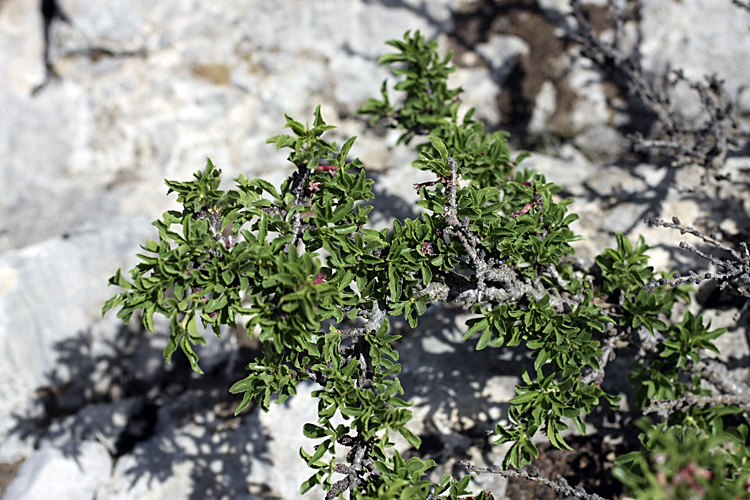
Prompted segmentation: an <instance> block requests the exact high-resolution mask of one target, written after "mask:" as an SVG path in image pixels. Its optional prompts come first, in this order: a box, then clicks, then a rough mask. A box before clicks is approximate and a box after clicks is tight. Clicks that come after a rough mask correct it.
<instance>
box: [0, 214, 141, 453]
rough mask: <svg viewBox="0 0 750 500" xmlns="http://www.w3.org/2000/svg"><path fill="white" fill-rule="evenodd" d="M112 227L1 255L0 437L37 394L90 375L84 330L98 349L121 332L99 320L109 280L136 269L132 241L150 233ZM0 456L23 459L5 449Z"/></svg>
mask: <svg viewBox="0 0 750 500" xmlns="http://www.w3.org/2000/svg"><path fill="white" fill-rule="evenodd" d="M112 223H113V224H112V225H111V226H106V227H102V228H100V229H97V230H91V231H88V232H85V233H81V234H78V235H72V236H70V237H68V238H57V239H53V240H50V241H47V242H44V243H39V244H36V245H32V246H28V247H26V248H24V249H22V250H18V251H14V252H7V253H5V254H2V255H0V280H1V281H0V290H1V291H2V292H1V293H0V311H1V312H2V314H0V343H1V344H2V345H3V346H4V352H5V353H6V355H5V356H3V357H2V358H1V359H0V377H2V379H3V381H4V383H3V384H2V386H0V435H5V434H6V433H7V432H8V430H9V428H10V426H12V425H13V424H12V419H11V418H10V417H11V415H13V414H23V413H24V408H25V407H26V406H27V405H29V403H30V402H31V400H32V399H33V398H34V397H35V391H36V390H37V389H38V388H40V387H48V386H63V385H65V384H68V383H70V382H71V381H75V380H76V377H81V378H85V377H86V376H87V374H88V372H89V371H91V368H92V367H91V366H90V363H91V361H92V355H91V351H90V350H89V348H90V345H91V344H90V341H89V340H87V339H89V336H88V334H87V333H86V332H87V331H89V330H92V329H93V331H95V332H96V334H97V337H96V342H98V343H99V345H101V344H104V343H106V342H107V340H108V339H112V338H113V336H114V334H115V332H116V331H117V330H118V329H119V328H120V327H119V324H118V320H117V318H115V317H114V316H110V317H108V318H107V319H106V321H105V322H104V323H102V322H101V319H100V318H101V312H100V311H101V306H102V304H103V301H104V300H106V299H107V298H108V297H109V296H111V294H112V292H113V290H112V289H110V288H108V286H107V277H108V276H111V275H112V274H113V273H114V271H115V270H116V269H117V267H119V266H124V267H128V265H132V263H133V260H134V259H133V256H134V255H135V253H136V251H137V249H138V246H137V244H135V240H136V239H145V238H146V236H147V235H149V234H151V230H150V229H149V228H148V223H147V222H146V221H145V220H143V219H140V220H139V219H130V220H128V221H124V220H120V221H119V223H117V221H116V220H113V221H112ZM93 325H97V326H96V327H94V326H93ZM81 402H83V399H81ZM1 441H4V440H1ZM0 457H2V459H5V460H7V459H10V460H17V459H18V458H20V457H19V456H17V453H16V452H13V451H11V450H6V449H5V447H4V445H3V444H0Z"/></svg>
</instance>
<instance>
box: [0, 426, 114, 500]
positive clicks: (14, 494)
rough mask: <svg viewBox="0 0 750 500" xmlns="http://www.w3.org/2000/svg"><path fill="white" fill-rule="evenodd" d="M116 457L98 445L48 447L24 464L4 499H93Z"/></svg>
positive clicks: (84, 443) (85, 443)
mask: <svg viewBox="0 0 750 500" xmlns="http://www.w3.org/2000/svg"><path fill="white" fill-rule="evenodd" d="M111 468H112V458H111V457H110V455H109V452H108V451H107V448H106V447H105V446H104V445H102V444H100V443H97V442H93V441H83V442H81V443H78V444H73V443H71V446H66V447H64V448H62V449H59V448H55V447H44V448H42V449H40V450H39V451H37V452H36V453H34V454H33V455H32V456H30V457H29V458H28V459H26V461H25V462H24V463H23V464H21V467H20V468H19V470H18V474H17V475H16V477H15V479H14V480H13V481H12V482H11V483H10V485H9V486H8V489H7V490H6V491H5V494H4V495H3V497H2V498H3V500H37V499H40V498H50V496H52V497H54V498H56V499H60V500H90V499H91V498H96V494H97V489H98V488H99V487H100V486H101V485H102V484H103V483H104V482H106V481H107V480H108V478H109V474H110V471H111Z"/></svg>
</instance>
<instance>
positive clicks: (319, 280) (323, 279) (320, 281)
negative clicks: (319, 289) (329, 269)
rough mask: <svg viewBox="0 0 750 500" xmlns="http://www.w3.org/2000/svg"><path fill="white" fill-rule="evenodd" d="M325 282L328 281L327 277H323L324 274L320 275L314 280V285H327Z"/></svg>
mask: <svg viewBox="0 0 750 500" xmlns="http://www.w3.org/2000/svg"><path fill="white" fill-rule="evenodd" d="M325 281H326V277H325V275H323V273H318V275H317V276H316V277H315V279H314V280H313V282H312V284H313V285H318V284H320V283H325Z"/></svg>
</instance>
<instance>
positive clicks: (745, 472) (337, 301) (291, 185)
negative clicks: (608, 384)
mask: <svg viewBox="0 0 750 500" xmlns="http://www.w3.org/2000/svg"><path fill="white" fill-rule="evenodd" d="M388 44H389V45H391V46H392V47H393V48H395V49H396V52H395V53H392V54H387V55H385V56H383V57H382V58H381V60H380V62H381V63H384V64H390V65H393V68H394V69H393V73H394V74H395V75H396V76H398V77H400V80H399V82H398V83H397V84H396V85H395V90H396V91H399V92H402V93H403V97H402V98H401V99H400V100H399V101H398V102H400V104H394V103H393V102H392V101H391V96H390V94H389V91H388V86H387V83H386V82H384V83H383V86H382V96H381V99H379V100H376V99H371V100H369V101H368V102H367V103H366V104H365V106H364V107H363V108H362V109H361V110H360V113H362V114H365V115H370V116H371V122H372V123H373V124H374V123H375V122H378V121H379V120H386V121H387V122H388V124H389V125H390V126H392V127H396V128H398V129H399V130H400V131H402V135H401V136H400V139H399V141H400V142H403V143H405V144H410V143H411V142H413V141H416V142H418V144H417V145H416V146H415V150H416V154H417V158H416V159H415V160H414V162H413V166H414V167H415V168H418V169H420V170H424V171H427V172H429V173H430V174H431V175H432V176H433V180H432V181H430V182H426V183H422V184H418V185H415V186H414V189H415V196H416V197H418V200H419V205H420V206H421V207H422V208H423V209H424V212H423V213H422V214H421V215H420V216H419V217H416V218H414V219H406V220H403V221H400V220H394V221H393V223H392V226H391V227H389V228H386V229H383V230H375V229H371V228H369V227H368V222H369V213H370V212H371V210H372V209H373V207H372V206H370V205H368V203H367V202H368V200H371V199H372V198H373V197H374V195H373V191H372V184H373V181H372V180H370V179H368V178H367V176H366V175H365V171H364V167H363V165H362V162H360V161H359V160H358V159H352V158H351V157H350V152H351V151H352V148H353V146H354V142H355V139H356V138H355V137H352V138H350V139H348V140H347V141H345V142H344V144H343V145H341V146H339V145H338V144H337V143H335V142H329V141H328V140H326V139H325V138H324V135H325V133H326V131H328V130H330V129H332V128H334V127H333V126H331V125H328V124H326V122H325V121H324V119H323V117H322V115H321V113H320V107H318V108H316V109H315V112H314V114H313V121H312V125H303V124H302V123H301V122H298V121H296V120H294V119H293V118H292V117H289V116H286V127H287V128H288V129H290V132H291V133H290V134H282V135H277V136H275V137H272V138H270V139H268V141H267V142H268V143H270V144H274V145H275V147H276V149H277V150H279V149H285V150H289V151H290V152H289V156H288V160H289V161H290V162H291V163H292V164H293V165H294V167H295V169H296V170H295V172H294V173H293V175H292V176H291V177H289V178H288V179H287V180H286V181H284V183H283V184H282V185H281V186H280V187H276V186H273V185H271V184H270V183H269V182H267V181H265V180H263V179H247V178H246V177H245V176H243V175H240V176H239V177H237V178H236V179H235V186H234V188H233V189H231V190H229V191H222V190H220V189H219V183H220V174H221V171H220V170H219V169H217V168H216V167H215V166H214V165H213V163H212V162H211V161H210V160H208V162H207V166H206V169H205V170H203V171H200V172H197V173H196V174H195V178H194V179H193V180H192V181H188V182H177V181H167V186H168V188H169V190H168V193H171V192H176V193H177V201H178V202H179V203H180V204H181V205H182V210H180V211H168V212H166V213H164V214H163V216H162V218H161V219H159V220H157V221H155V222H154V225H155V226H156V228H157V229H158V233H159V237H158V241H156V240H148V241H147V242H146V243H145V244H144V245H143V246H142V248H143V250H144V253H143V254H140V255H139V256H138V257H139V258H140V263H139V264H138V265H137V266H136V267H134V268H133V269H132V270H130V271H129V278H126V277H125V276H124V275H123V274H122V273H121V271H119V270H118V271H117V273H116V274H115V275H114V276H113V277H112V278H111V279H110V284H112V285H117V286H119V287H121V288H122V289H123V291H122V292H120V293H118V294H117V295H115V296H114V297H113V298H112V299H110V300H109V301H107V303H106V304H105V306H104V309H103V312H105V313H106V312H107V311H109V310H110V309H114V308H119V310H118V313H117V314H118V317H119V318H121V319H122V320H123V321H125V322H128V321H130V320H131V319H132V317H133V314H134V313H136V312H138V313H139V314H140V317H141V320H142V322H143V324H144V326H145V327H146V328H147V329H148V330H150V331H152V332H153V331H154V323H153V316H154V314H157V313H158V314H161V315H163V316H166V317H167V318H169V319H170V321H171V335H170V338H169V342H168V344H167V346H166V348H165V350H164V356H165V358H166V360H167V361H168V362H169V360H170V358H171V357H172V355H173V354H174V353H175V352H176V351H177V350H181V351H182V352H183V353H184V354H185V355H186V356H187V358H188V359H189V360H190V363H191V365H192V367H193V369H194V370H195V371H197V372H199V373H200V372H201V369H200V365H199V359H198V355H197V353H196V350H195V349H194V346H195V345H197V344H203V343H205V339H204V338H203V337H202V336H201V334H200V333H199V326H203V327H211V328H212V329H213V332H214V333H215V334H216V335H217V336H220V327H221V326H222V325H227V326H229V327H235V326H236V325H237V323H238V322H243V323H244V326H245V327H246V328H247V331H248V332H249V334H251V335H252V334H253V332H254V331H258V332H259V333H258V336H259V340H260V342H261V343H262V346H263V351H262V355H261V356H259V357H258V358H257V359H255V360H254V361H253V362H252V363H250V364H249V365H248V366H247V370H248V376H247V377H246V378H245V379H243V380H240V381H238V382H237V383H235V384H234V385H233V386H232V388H231V392H232V393H233V394H242V403H241V404H240V405H239V407H238V408H237V413H239V412H241V411H242V410H243V409H244V408H246V407H247V406H248V405H250V404H251V403H255V404H257V405H258V406H259V407H260V408H261V409H262V410H264V411H269V409H270V404H271V401H272V400H275V401H276V403H279V404H280V403H282V402H283V401H285V400H286V399H287V398H288V397H290V396H294V395H295V393H296V388H297V384H299V383H300V382H301V381H306V380H311V381H312V382H314V383H315V384H317V385H318V386H319V388H318V389H317V390H316V391H314V392H313V396H314V397H315V398H317V399H318V420H317V421H316V422H311V423H307V424H305V426H304V428H303V429H302V430H303V433H304V435H305V436H306V437H308V438H310V439H313V440H317V441H318V442H317V444H316V446H315V447H314V448H313V449H311V450H305V449H302V450H300V454H301V456H302V458H303V459H304V460H305V461H306V462H307V464H308V466H309V467H310V468H311V469H312V471H313V474H312V475H311V476H310V477H309V479H307V480H306V481H305V482H304V483H303V484H302V485H301V487H300V491H301V492H302V493H305V492H307V491H308V490H310V489H311V488H313V487H315V486H318V485H320V486H322V487H323V488H324V489H325V490H326V491H327V492H328V493H327V497H326V498H337V497H339V496H344V497H348V498H356V499H370V498H404V499H419V498H421V499H435V498H451V499H455V498H459V497H462V496H463V497H464V498H469V497H466V496H465V495H470V494H471V493H470V492H469V491H468V490H467V487H468V482H469V476H468V475H467V476H464V477H463V478H461V479H459V480H457V479H454V478H452V477H451V476H450V475H447V474H446V475H445V476H443V477H442V479H441V480H440V481H439V482H437V483H433V482H431V481H429V480H428V479H426V475H427V472H428V471H429V470H430V469H431V468H433V467H435V465H436V463H435V461H433V460H422V459H420V458H418V457H412V458H410V459H409V460H404V459H403V458H402V457H401V455H400V454H399V452H398V450H396V449H394V448H393V445H394V443H393V441H392V437H393V435H394V434H400V435H401V436H402V437H403V438H404V439H406V441H408V442H409V443H410V444H411V445H413V446H414V447H415V448H419V446H420V438H419V437H418V436H416V435H415V434H413V433H412V432H411V431H410V430H409V421H410V419H411V417H412V414H411V411H410V410H409V406H410V403H409V402H408V401H405V400H404V399H402V398H401V397H400V396H402V395H403V394H404V390H403V388H402V386H401V383H400V381H399V378H398V374H399V373H400V371H401V366H400V364H399V362H398V360H399V355H398V352H397V350H396V349H395V347H394V345H395V342H396V341H397V340H398V339H399V335H395V334H393V333H391V331H390V329H389V320H388V318H389V317H402V318H404V319H405V320H406V321H407V322H408V323H409V325H410V326H411V327H412V328H418V327H419V319H420V317H421V316H422V315H423V314H425V312H426V311H427V310H428V308H429V307H430V306H433V305H435V304H439V303H443V304H459V305H461V306H463V307H464V308H465V309H467V310H470V311H471V312H472V313H473V316H472V319H469V320H468V321H467V323H466V327H467V328H466V333H465V335H464V340H466V341H471V342H474V343H475V345H476V349H478V350H479V349H486V348H490V349H498V350H502V349H503V348H505V347H506V346H518V345H523V346H525V347H526V348H527V350H528V353H529V356H530V360H531V365H533V366H531V365H530V367H529V369H524V370H523V371H522V373H520V376H521V382H520V383H519V385H518V386H516V393H517V395H516V397H514V398H513V399H511V401H510V403H511V404H512V405H511V406H510V408H509V410H508V413H507V418H506V419H504V421H503V422H500V423H498V424H497V426H496V428H495V432H496V434H497V437H496V440H495V441H494V442H495V443H497V444H501V443H508V444H509V445H510V446H509V451H508V453H507V455H506V456H505V459H504V460H503V462H502V465H501V466H492V467H490V468H487V469H481V468H479V467H476V466H474V465H472V464H468V463H466V464H465V465H466V467H467V469H468V470H469V471H473V472H491V473H498V474H505V475H507V476H508V477H519V474H520V475H521V477H530V475H529V474H528V473H522V472H519V471H514V470H513V469H514V468H519V467H522V466H524V465H526V464H530V463H531V462H532V461H533V459H534V458H535V457H537V456H538V454H539V451H538V449H537V446H536V445H535V444H534V440H533V438H534V437H535V436H537V435H538V434H539V433H543V434H544V435H546V438H547V439H548V440H549V442H550V443H551V444H552V445H554V446H555V447H557V448H560V449H570V447H569V445H568V443H566V440H565V438H564V437H563V434H562V433H563V431H565V430H567V429H568V428H569V425H570V424H571V423H572V424H573V425H574V426H575V428H576V429H577V430H578V432H580V433H581V434H584V433H585V432H586V423H585V419H586V416H587V415H589V414H591V413H592V412H593V411H595V410H596V411H599V410H601V407H602V406H604V407H607V408H609V409H610V410H611V411H617V410H618V407H619V400H620V396H619V395H616V394H610V393H608V392H606V391H605V390H604V389H603V388H602V381H603V379H604V376H605V372H606V369H607V366H608V363H609V361H610V360H612V359H613V358H614V354H615V351H616V350H619V349H624V348H625V347H627V346H630V347H631V348H632V347H635V348H636V349H637V350H638V354H637V356H636V357H635V359H634V361H633V368H632V372H631V374H630V383H631V384H632V387H633V390H634V392H635V394H636V402H637V404H638V406H639V408H641V409H644V412H645V413H648V412H649V411H651V412H656V413H657V414H658V419H652V418H650V417H644V419H642V420H641V421H639V425H640V427H641V429H642V434H641V448H640V449H638V450H636V451H632V452H631V453H628V454H625V455H623V456H621V457H619V458H618V460H617V466H616V468H615V470H614V475H615V476H616V477H617V478H618V479H619V480H621V481H622V483H623V484H624V485H625V486H626V487H628V488H629V489H630V490H631V491H632V492H633V494H635V495H636V496H637V497H638V498H688V497H691V495H693V496H692V497H695V496H696V495H697V496H701V497H703V498H736V497H740V496H743V495H747V487H748V484H750V483H748V477H750V466H749V465H748V461H747V459H748V458H750V454H748V450H747V448H746V446H745V442H746V436H747V432H748V430H747V426H746V425H745V424H744V423H743V424H740V423H738V422H737V421H736V420H732V421H730V420H727V418H728V416H730V415H734V414H736V413H738V412H740V411H741V408H740V407H738V406H736V404H737V403H738V400H736V399H732V397H726V398H725V400H721V401H719V400H716V399H712V398H713V396H711V394H712V393H711V392H710V391H709V390H707V389H706V388H705V387H704V386H703V385H702V379H706V380H710V374H709V372H710V371H711V370H712V368H711V366H713V365H710V363H709V362H707V361H705V360H703V359H702V352H703V350H704V349H708V350H712V351H715V352H718V351H717V349H716V347H715V345H714V344H713V341H714V340H715V339H716V338H717V337H718V336H720V335H721V334H722V333H724V331H725V330H724V329H717V330H711V329H710V324H707V323H706V322H705V321H704V320H703V318H702V317H701V316H694V315H693V314H692V313H690V312H686V313H684V314H683V315H682V318H681V319H679V318H678V319H677V320H674V318H675V316H676V315H678V312H677V311H678V309H679V307H678V306H679V304H684V303H686V302H688V301H689V300H690V293H689V289H688V288H686V287H685V286H684V285H683V282H684V281H686V280H681V281H679V282H670V279H671V278H667V277H666V275H660V274H657V273H656V272H655V271H654V269H653V268H652V267H650V266H648V255H647V251H648V246H647V245H646V243H645V241H644V240H643V238H640V239H639V240H638V241H637V242H635V244H633V243H631V242H630V241H629V240H628V239H627V238H625V237H624V236H622V235H619V234H618V235H617V248H610V249H605V250H603V251H602V252H601V254H600V255H599V256H598V257H597V258H596V262H595V263H592V264H591V265H588V266H581V265H578V264H577V263H576V262H577V261H576V259H574V258H573V257H574V250H573V247H572V246H571V245H570V243H571V242H573V241H575V240H577V239H579V238H580V237H579V236H577V235H576V234H575V233H574V232H573V231H572V230H571V229H570V224H571V223H572V222H573V221H575V220H576V219H577V218H578V217H577V215H575V214H573V213H570V212H568V207H569V205H570V204H571V201H572V200H565V199H560V198H559V196H558V194H559V192H560V188H559V187H558V186H556V185H554V184H553V183H550V182H547V181H546V179H545V178H544V176H543V175H541V174H539V173H536V172H533V171H530V170H526V169H522V168H521V166H520V164H521V162H522V160H523V159H524V158H525V157H526V156H527V154H525V153H522V154H519V155H517V156H515V157H513V155H511V152H510V150H509V148H508V145H507V142H506V141H507V134H505V133H504V132H492V133H489V132H486V131H485V128H484V126H483V124H482V123H480V122H478V121H476V120H473V119H472V116H473V112H474V110H473V109H471V110H468V111H467V112H466V113H465V114H461V113H460V105H461V103H460V99H459V96H460V94H461V93H462V92H463V91H462V89H451V88H449V86H448V84H447V78H448V75H449V74H450V73H451V72H452V71H454V68H453V67H451V66H450V63H449V61H450V54H449V55H448V56H446V57H445V58H440V57H439V56H438V54H437V47H436V42H427V41H425V39H424V38H423V36H422V35H421V34H420V33H419V32H416V33H414V34H411V33H408V32H407V33H406V35H405V36H404V38H403V40H392V41H389V42H388ZM675 224H677V222H675ZM744 251H745V254H746V253H747V251H746V250H744ZM738 258H739V259H740V260H741V261H742V262H744V260H742V259H744V258H745V256H744V254H743V255H740V254H738ZM740 274H741V273H740ZM737 275H738V274H737V273H735V274H734V275H733V276H737ZM713 277H714V278H715V276H713ZM690 281H694V279H692V280H690ZM667 283H670V284H672V285H679V286H674V287H669V288H668V287H660V286H659V285H661V284H667ZM683 309H684V308H683ZM423 335H429V332H423ZM717 402H718V404H717ZM336 415H338V416H340V417H341V418H342V419H343V422H345V423H341V424H338V425H336V424H334V423H333V419H334V416H336ZM725 421H726V422H734V424H732V425H725ZM621 431H622V432H627V429H626V428H623V429H621ZM338 447H344V448H345V449H346V450H348V452H347V454H346V461H345V462H338V461H337V459H336V456H337V448H338ZM335 474H338V476H335ZM523 474H526V475H525V476H524V475H523ZM342 476H343V477H342ZM337 478H338V479H337ZM536 480H540V479H539V478H536ZM547 482H548V483H549V484H550V485H551V486H553V487H555V488H556V489H557V490H558V491H560V492H561V493H564V492H567V493H568V494H574V493H575V494H576V495H577V496H581V497H583V498H598V497H597V496H596V495H589V494H588V493H586V492H584V491H582V490H580V489H577V490H574V489H572V488H570V487H569V486H567V483H566V482H565V481H564V480H563V479H558V480H556V481H550V480H547ZM566 488H567V489H566ZM491 497H492V496H491V494H489V493H488V492H479V493H477V494H476V496H474V497H473V498H477V499H480V498H482V499H483V498H491ZM692 497H691V498H692Z"/></svg>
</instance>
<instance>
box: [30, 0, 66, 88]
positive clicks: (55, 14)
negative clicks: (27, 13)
mask: <svg viewBox="0 0 750 500" xmlns="http://www.w3.org/2000/svg"><path fill="white" fill-rule="evenodd" d="M40 8H41V11H42V21H43V25H42V29H43V30H44V56H43V57H44V72H45V74H44V80H43V81H42V83H40V84H39V85H37V86H36V87H34V89H33V90H32V91H31V95H32V96H34V95H36V94H38V93H39V92H40V91H41V90H42V89H44V87H46V86H47V84H49V83H50V82H51V81H52V80H54V79H55V78H57V73H56V72H55V68H54V66H53V65H52V60H51V58H50V45H51V41H50V31H51V29H52V24H53V23H54V22H55V21H62V22H64V23H68V24H70V18H69V17H68V16H67V15H66V14H65V12H63V10H62V9H61V8H60V5H59V4H58V3H57V0H42V1H41V5H40Z"/></svg>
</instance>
